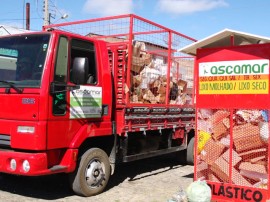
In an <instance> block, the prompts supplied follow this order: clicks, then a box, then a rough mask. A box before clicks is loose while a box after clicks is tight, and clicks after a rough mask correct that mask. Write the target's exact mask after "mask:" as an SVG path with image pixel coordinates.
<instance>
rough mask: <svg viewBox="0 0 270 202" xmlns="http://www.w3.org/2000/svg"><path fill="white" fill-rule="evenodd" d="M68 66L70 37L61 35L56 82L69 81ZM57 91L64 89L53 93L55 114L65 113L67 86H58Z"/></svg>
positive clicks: (55, 75)
mask: <svg viewBox="0 0 270 202" xmlns="http://www.w3.org/2000/svg"><path fill="white" fill-rule="evenodd" d="M67 68H68V39H67V38H66V37H60V39H59V44H58V50H57V56H56V65H55V74H54V82H56V83H66V82H67ZM55 90H56V91H62V92H59V93H55V94H54V95H53V114H55V115H64V114H65V113H66V104H67V103H66V91H65V86H64V85H63V86H56V89H55Z"/></svg>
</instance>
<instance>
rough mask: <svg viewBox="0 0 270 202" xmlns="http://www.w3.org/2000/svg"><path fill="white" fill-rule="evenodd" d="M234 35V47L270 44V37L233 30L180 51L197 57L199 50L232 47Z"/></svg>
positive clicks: (224, 31) (207, 38)
mask: <svg viewBox="0 0 270 202" xmlns="http://www.w3.org/2000/svg"><path fill="white" fill-rule="evenodd" d="M232 35H233V36H234V45H247V44H258V43H269V42H270V38H269V37H263V36H259V35H254V34H249V33H245V32H240V31H235V30H231V29H224V30H222V31H220V32H217V33H215V34H213V35H210V36H209V37H206V38H204V39H202V40H199V41H197V42H195V43H193V44H190V45H188V46H185V47H183V48H181V49H179V50H178V51H179V52H183V53H187V54H190V55H196V52H197V49H198V48H214V47H223V46H230V45H231V36H232Z"/></svg>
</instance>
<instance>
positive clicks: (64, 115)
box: [47, 36, 102, 149]
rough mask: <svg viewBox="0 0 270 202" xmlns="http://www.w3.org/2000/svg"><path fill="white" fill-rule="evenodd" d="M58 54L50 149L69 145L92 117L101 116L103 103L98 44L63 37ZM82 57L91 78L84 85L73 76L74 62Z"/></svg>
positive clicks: (49, 129)
mask: <svg viewBox="0 0 270 202" xmlns="http://www.w3.org/2000/svg"><path fill="white" fill-rule="evenodd" d="M55 55H56V56H55V59H54V61H55V62H54V64H55V65H54V69H55V70H54V76H53V82H52V84H53V93H52V91H51V97H50V99H51V101H49V105H50V109H51V112H50V115H49V116H50V117H49V121H48V143H47V145H48V146H47V147H48V149H53V148H62V147H68V145H69V144H70V142H71V140H72V139H73V137H74V135H75V134H76V133H77V132H78V130H79V129H80V128H81V127H82V125H84V124H85V123H86V122H87V121H89V120H88V118H100V117H101V105H102V104H101V102H102V101H101V94H102V92H101V87H98V86H97V71H96V59H95V57H96V56H95V47H94V44H93V43H91V42H89V41H84V40H80V39H75V38H68V37H65V36H60V37H59V41H58V47H57V53H56V54H55ZM78 59H84V60H85V61H87V64H88V70H87V79H86V80H85V82H84V83H80V85H77V84H76V81H74V79H73V78H74V72H73V63H74V61H75V60H78ZM52 84H51V89H52ZM75 86H77V87H79V88H76V87H75Z"/></svg>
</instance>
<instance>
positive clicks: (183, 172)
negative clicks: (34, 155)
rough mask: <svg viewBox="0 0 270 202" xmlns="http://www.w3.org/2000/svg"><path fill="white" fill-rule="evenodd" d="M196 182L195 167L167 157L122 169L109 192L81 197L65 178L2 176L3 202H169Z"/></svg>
mask: <svg viewBox="0 0 270 202" xmlns="http://www.w3.org/2000/svg"><path fill="white" fill-rule="evenodd" d="M192 181H193V166H186V165H179V164H177V163H176V162H175V161H174V160H173V159H172V158H169V157H167V156H163V157H159V158H151V159H145V160H140V161H136V162H131V163H126V164H121V165H118V167H117V168H116V171H115V174H114V175H113V176H111V178H110V182H109V184H108V186H107V188H106V190H105V191H104V192H103V193H102V194H100V195H97V196H93V197H88V198H84V197H79V196H77V195H75V194H74V193H73V192H72V190H70V188H69V185H68V180H67V176H66V175H64V174H60V175H54V176H43V177H23V176H10V175H5V174H0V201H5V202H10V201H12V202H15V201H16V202H18V201H19V202H26V201H27V202H28V201H39V202H42V201H58V202H61V201H62V202H66V201H70V202H79V201H80V202H146V201H147V202H167V201H168V200H169V199H170V198H171V197H172V195H173V194H175V193H176V192H177V191H178V190H179V189H180V187H182V188H183V189H186V188H187V186H188V185H189V184H190V183H191V182H192Z"/></svg>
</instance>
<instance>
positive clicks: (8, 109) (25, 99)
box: [0, 93, 39, 121]
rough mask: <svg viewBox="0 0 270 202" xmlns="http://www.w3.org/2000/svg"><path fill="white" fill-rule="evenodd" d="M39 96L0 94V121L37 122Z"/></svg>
mask: <svg viewBox="0 0 270 202" xmlns="http://www.w3.org/2000/svg"><path fill="white" fill-rule="evenodd" d="M38 106H39V95H37V94H34V95H33V94H6V93H1V94H0V119H9V120H25V121H27V120H29V121H33V120H37V119H38Z"/></svg>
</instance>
